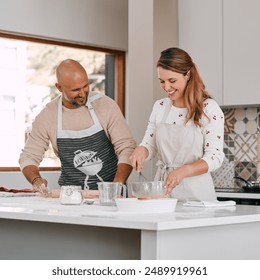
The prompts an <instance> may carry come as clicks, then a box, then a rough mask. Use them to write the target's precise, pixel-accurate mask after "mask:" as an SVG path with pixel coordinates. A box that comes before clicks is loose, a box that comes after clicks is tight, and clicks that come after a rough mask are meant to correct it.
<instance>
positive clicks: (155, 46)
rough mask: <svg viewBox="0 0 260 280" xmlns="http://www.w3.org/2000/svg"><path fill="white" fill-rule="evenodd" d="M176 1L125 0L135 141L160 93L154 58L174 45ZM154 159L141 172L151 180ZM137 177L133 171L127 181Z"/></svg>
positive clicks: (129, 103)
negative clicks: (126, 3)
mask: <svg viewBox="0 0 260 280" xmlns="http://www.w3.org/2000/svg"><path fill="white" fill-rule="evenodd" d="M177 30H178V26H177V1H175V0H163V1H161V0H142V1H140V0H129V5H128V42H129V43H128V57H127V76H126V81H127V104H126V110H127V119H128V122H129V125H130V128H131V130H132V132H133V134H134V137H135V139H136V140H137V142H138V143H140V141H141V140H142V138H143V135H144V132H145V130H146V126H147V122H148V119H149V116H150V113H151V110H152V107H153V104H154V101H155V100H157V99H159V98H162V97H164V96H165V95H164V93H163V91H162V90H161V89H160V87H159V82H158V78H157V72H156V62H157V60H158V58H159V56H160V52H161V51H162V50H164V49H166V48H168V47H173V46H177V42H178V41H177V38H178V33H177ZM154 164H155V162H154V161H152V162H149V163H146V165H145V168H144V172H143V173H144V175H145V177H146V178H148V179H150V180H152V179H153V177H154V175H155V166H154ZM133 180H138V174H136V172H134V171H133V173H132V174H131V176H130V178H129V182H131V181H133Z"/></svg>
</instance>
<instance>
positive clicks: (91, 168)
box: [19, 59, 136, 193]
mask: <svg viewBox="0 0 260 280" xmlns="http://www.w3.org/2000/svg"><path fill="white" fill-rule="evenodd" d="M56 77H57V82H56V84H55V86H56V88H57V89H58V90H59V92H60V93H61V95H60V96H58V97H56V98H55V99H54V100H52V101H51V102H50V103H48V104H47V105H46V107H45V108H44V109H43V110H42V111H41V112H40V113H39V115H38V116H37V117H36V118H35V121H34V122H33V125H32V130H31V132H30V135H29V138H28V140H27V142H26V144H25V147H24V149H23V150H22V153H21V155H20V159H19V163H20V168H21V170H22V172H23V174H24V176H25V177H26V179H27V180H28V181H29V182H30V183H31V184H32V186H33V188H34V189H35V190H36V191H40V192H43V193H45V192H47V185H48V182H47V180H46V179H44V178H43V177H42V176H41V175H40V172H39V165H40V163H41V161H42V158H43V156H44V153H45V151H46V150H47V149H48V147H49V144H50V143H51V145H52V148H53V150H54V153H55V154H56V155H57V156H58V157H59V159H60V162H61V176H60V178H59V185H60V186H62V185H80V186H81V187H82V189H90V190H96V189H97V182H100V181H106V182H126V180H127V178H128V176H129V175H130V173H131V171H132V166H131V163H130V160H129V156H130V155H131V153H132V152H133V150H134V148H135V147H136V142H135V140H134V139H133V137H132V134H131V132H130V130H129V127H128V125H127V123H126V121H125V118H124V116H123V115H122V113H121V111H120V109H119V107H118V105H117V104H116V102H115V101H114V100H112V99H111V98H109V97H108V96H106V95H103V94H100V93H95V92H90V91H89V82H88V75H87V73H86V70H85V69H84V67H83V66H82V65H81V64H80V63H79V62H77V61H75V60H71V59H67V60H64V61H62V62H61V63H60V65H58V67H57V69H56Z"/></svg>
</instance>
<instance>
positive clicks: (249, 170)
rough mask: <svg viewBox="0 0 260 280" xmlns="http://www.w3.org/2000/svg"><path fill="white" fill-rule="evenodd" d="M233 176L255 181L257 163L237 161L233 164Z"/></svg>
mask: <svg viewBox="0 0 260 280" xmlns="http://www.w3.org/2000/svg"><path fill="white" fill-rule="evenodd" d="M235 176H239V177H242V178H244V179H245V180H249V181H256V180H257V165H256V164H255V163H254V162H239V163H237V164H236V166H235Z"/></svg>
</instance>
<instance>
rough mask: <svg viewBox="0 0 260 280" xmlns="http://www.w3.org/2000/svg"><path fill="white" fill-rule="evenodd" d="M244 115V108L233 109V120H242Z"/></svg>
mask: <svg viewBox="0 0 260 280" xmlns="http://www.w3.org/2000/svg"><path fill="white" fill-rule="evenodd" d="M245 117H246V111H245V109H244V108H237V109H235V113H234V118H235V121H242V120H243V119H244V118H245Z"/></svg>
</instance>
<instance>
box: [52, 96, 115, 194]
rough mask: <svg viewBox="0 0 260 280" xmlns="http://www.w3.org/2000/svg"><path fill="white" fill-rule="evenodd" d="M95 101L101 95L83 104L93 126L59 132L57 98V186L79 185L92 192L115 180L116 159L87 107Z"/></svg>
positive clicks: (92, 113) (107, 140) (103, 132)
mask: <svg viewBox="0 0 260 280" xmlns="http://www.w3.org/2000/svg"><path fill="white" fill-rule="evenodd" d="M98 98H102V94H96V95H94V96H92V97H90V98H89V99H88V101H87V103H86V106H87V107H88V109H89V112H90V115H91V117H92V119H93V122H94V124H93V125H92V126H91V127H89V128H87V129H84V130H80V131H74V130H63V129H62V100H61V98H60V102H59V105H58V128H57V146H58V154H59V158H60V161H61V176H60V178H59V185H60V186H63V185H78V186H82V189H92V190H95V189H97V182H99V181H105V182H112V181H113V179H114V177H115V173H116V170H117V162H118V158H117V156H116V153H115V150H114V146H113V145H112V143H111V142H110V140H109V139H108V137H107V135H106V133H105V131H104V130H103V128H102V126H101V124H100V122H99V120H98V118H97V115H96V113H95V111H94V108H93V107H92V105H91V102H92V101H94V100H96V99H98ZM105 109H106V108H104V110H105Z"/></svg>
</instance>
